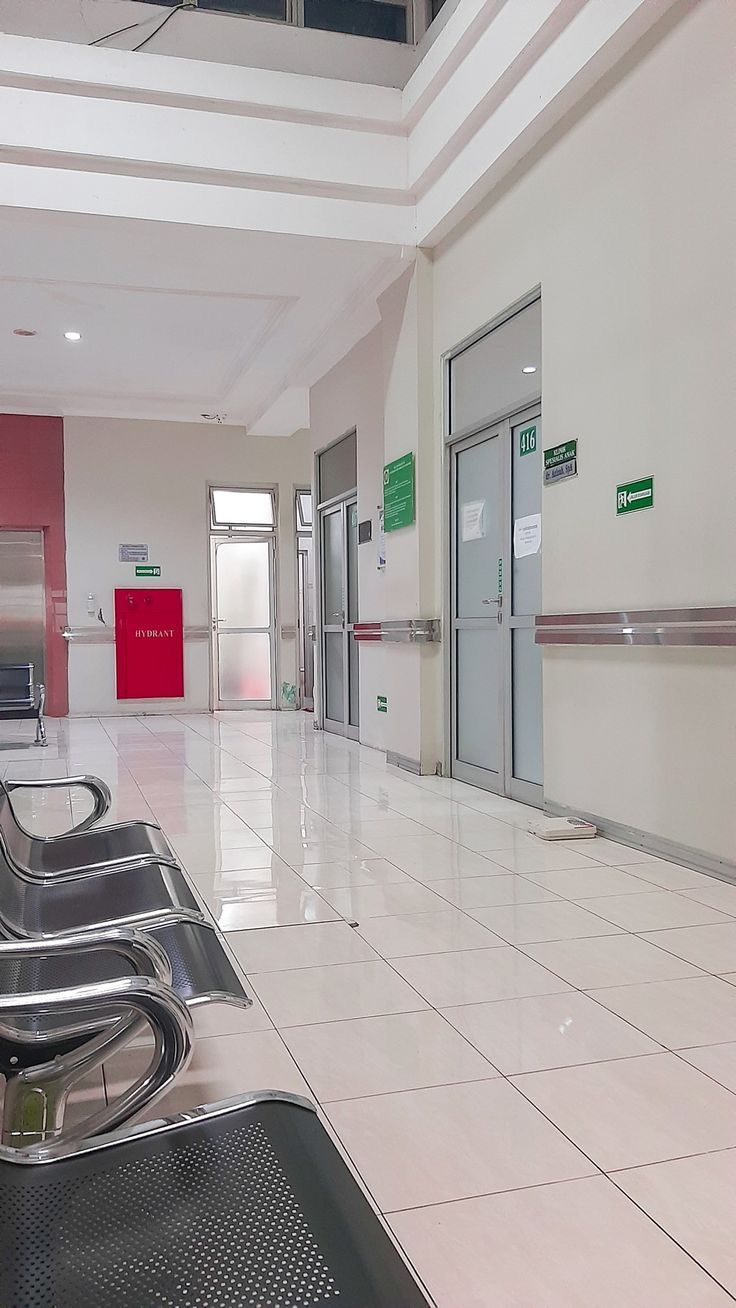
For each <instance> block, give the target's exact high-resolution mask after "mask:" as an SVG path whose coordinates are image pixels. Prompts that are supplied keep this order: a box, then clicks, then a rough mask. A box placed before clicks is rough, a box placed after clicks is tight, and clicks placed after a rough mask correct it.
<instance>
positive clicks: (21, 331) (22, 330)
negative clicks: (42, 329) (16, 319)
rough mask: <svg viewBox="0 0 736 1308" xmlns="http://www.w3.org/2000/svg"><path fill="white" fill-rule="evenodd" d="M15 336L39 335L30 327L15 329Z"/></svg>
mask: <svg viewBox="0 0 736 1308" xmlns="http://www.w3.org/2000/svg"><path fill="white" fill-rule="evenodd" d="M13 335H14V336H37V335H38V332H35V331H33V330H32V329H31V328H30V327H15V328H14V329H13Z"/></svg>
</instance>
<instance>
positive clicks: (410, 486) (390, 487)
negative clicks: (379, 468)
mask: <svg viewBox="0 0 736 1308" xmlns="http://www.w3.org/2000/svg"><path fill="white" fill-rule="evenodd" d="M415 521H416V502H415V494H414V455H413V454H404V455H402V457H401V458H400V459H394V461H393V463H387V464H386V466H385V467H384V469H383V529H384V531H398V530H399V528H400V527H411V525H412V523H413V522H415Z"/></svg>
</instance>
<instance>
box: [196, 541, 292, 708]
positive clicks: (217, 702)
mask: <svg viewBox="0 0 736 1308" xmlns="http://www.w3.org/2000/svg"><path fill="white" fill-rule="evenodd" d="M250 541H264V542H265V543H266V544H267V545H268V547H269V550H268V564H269V577H268V583H269V617H270V622H269V625H268V627H243V628H240V627H235V628H230V630H231V631H233V630H234V631H241V630H242V631H244V632H245V631H254V632H256V631H257V632H261V631H262V632H264V633H268V635H269V638H270V652H271V698H270V700H262V699H257V700H249V699H248V700H247V699H239V700H224V699H221V698H220V660H219V652H218V634H219V625H220V615H219V614H218V611H217V550H218V548H219V546H220V545H234V544H243V542H250ZM210 627H211V631H210V665H211V669H212V678H211V680H212V687H211V696H212V707H213V710H214V712H219V711H222V710H225V711H227V710H232V709H248V708H260V709H275V708H276V707H277V703H278V697H277V683H276V677H277V667H276V633H277V622H276V536H275V533H274V532H254V531H248V532H244V531H241V532H211V533H210Z"/></svg>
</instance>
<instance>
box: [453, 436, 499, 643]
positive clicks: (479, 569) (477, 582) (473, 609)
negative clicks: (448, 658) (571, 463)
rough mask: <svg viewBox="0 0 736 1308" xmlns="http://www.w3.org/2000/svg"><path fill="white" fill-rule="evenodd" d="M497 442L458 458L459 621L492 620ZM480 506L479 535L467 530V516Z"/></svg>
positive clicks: (483, 444) (496, 549) (496, 547)
mask: <svg viewBox="0 0 736 1308" xmlns="http://www.w3.org/2000/svg"><path fill="white" fill-rule="evenodd" d="M499 449H500V445H499V440H498V437H491V438H489V439H488V440H485V441H481V442H480V444H478V445H471V446H470V448H469V449H466V450H463V451H462V452H460V453H459V454H458V456H457V462H456V465H455V467H456V484H457V495H456V499H457V513H456V516H457V524H456V537H455V548H456V556H455V557H456V565H455V566H456V583H457V584H456V588H455V589H456V603H457V613H456V616H457V617H458V618H490V617H495V613H496V610H495V607H493V605H492V603H491V601H492V600H494V599H496V598H497V596H498V559H499V555H500V553H501V549H500V545H501V532H500V483H499V457H500V455H499ZM480 503H482V510H480V511H479V522H480V529H479V530H477V531H468V530H467V521H468V517H467V511H466V509H465V506H466V505H468V506H469V507H470V508H472V507H473V506H475V505H478V504H480Z"/></svg>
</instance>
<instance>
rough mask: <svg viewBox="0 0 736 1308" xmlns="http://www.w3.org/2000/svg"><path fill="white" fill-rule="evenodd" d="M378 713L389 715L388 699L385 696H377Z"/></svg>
mask: <svg viewBox="0 0 736 1308" xmlns="http://www.w3.org/2000/svg"><path fill="white" fill-rule="evenodd" d="M376 712H377V713H388V699H387V698H386V696H385V695H376Z"/></svg>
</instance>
